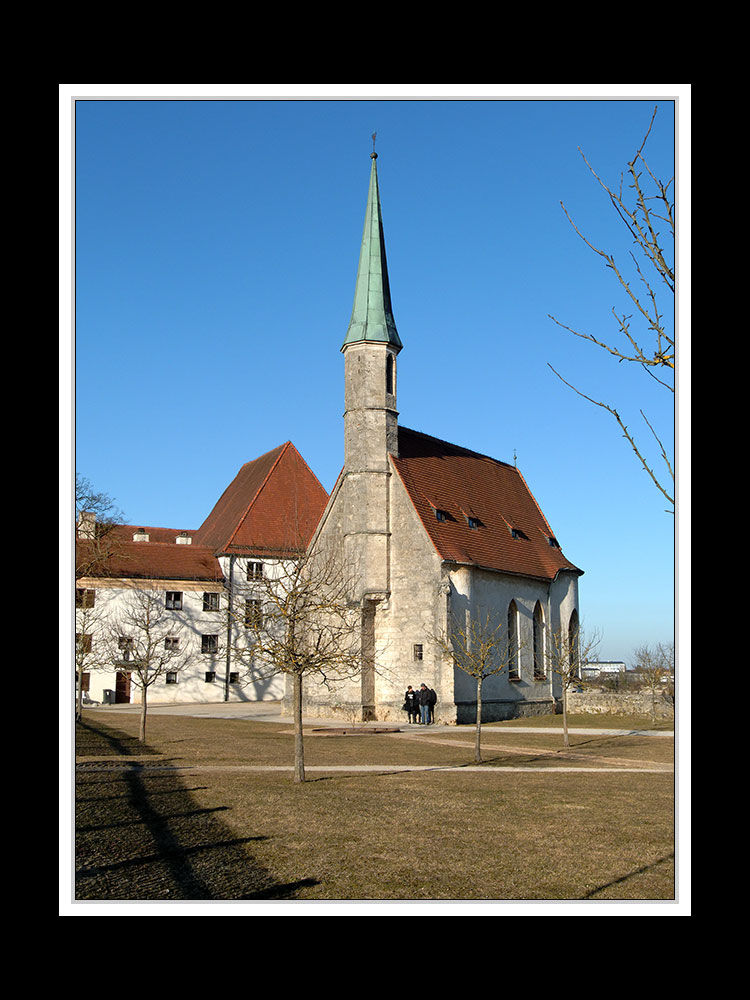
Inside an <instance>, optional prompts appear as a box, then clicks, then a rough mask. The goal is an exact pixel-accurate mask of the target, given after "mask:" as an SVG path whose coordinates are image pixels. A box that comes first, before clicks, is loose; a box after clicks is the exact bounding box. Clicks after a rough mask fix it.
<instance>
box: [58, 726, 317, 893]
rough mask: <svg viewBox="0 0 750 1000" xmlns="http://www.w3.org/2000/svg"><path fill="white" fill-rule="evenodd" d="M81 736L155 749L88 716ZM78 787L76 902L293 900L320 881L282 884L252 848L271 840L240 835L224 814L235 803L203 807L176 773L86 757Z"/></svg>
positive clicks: (104, 748)
mask: <svg viewBox="0 0 750 1000" xmlns="http://www.w3.org/2000/svg"><path fill="white" fill-rule="evenodd" d="M78 735H79V736H80V738H81V739H80V742H79V743H78V749H79V752H80V753H81V754H83V753H85V755H87V756H105V755H110V754H111V755H113V756H115V757H116V756H131V757H132V756H134V755H135V753H139V754H141V755H143V756H144V757H147V756H153V755H154V753H155V752H154V751H153V750H152V749H149V748H148V747H144V746H143V745H142V744H140V743H138V742H137V741H135V746H134V744H133V740H132V738H131V737H129V736H128V735H127V734H125V733H120V732H118V731H117V730H113V729H110V728H109V727H104V726H98V725H97V726H95V727H94V726H90V725H86V724H83V725H82V726H81V730H80V732H79V733H78ZM112 763H115V762H112ZM75 785H76V808H75V814H76V836H75V862H76V864H75V867H76V873H75V898H76V899H78V900H95V899H97V900H146V901H147V900H183V901H184V900H205V899H209V900H231V899H234V900H236V899H294V898H295V897H296V895H297V894H298V892H299V891H300V889H302V888H303V887H305V886H310V885H315V884H317V883H316V881H315V880H314V879H300V880H299V881H297V882H291V883H289V882H287V883H280V882H278V880H276V879H275V878H274V877H273V874H272V873H271V872H270V871H268V870H267V869H266V868H264V867H263V866H262V865H261V864H259V863H258V861H257V860H256V859H255V858H254V857H253V855H252V853H251V850H250V845H252V843H253V842H258V841H260V840H265V839H266V838H265V837H261V836H248V837H237V836H235V835H234V832H233V831H232V830H230V829H229V827H227V826H226V825H225V824H224V823H223V822H222V820H221V819H220V816H219V814H220V813H221V812H223V811H226V810H228V809H229V808H231V806H219V807H216V808H201V807H200V806H199V805H198V803H197V802H196V800H195V799H194V797H193V796H192V795H191V794H190V792H191V791H195V790H197V789H191V788H188V787H187V786H186V785H185V782H184V778H183V777H181V776H180V775H178V774H169V773H164V772H155V773H149V769H148V765H147V764H146V765H145V766H144V765H140V766H131V765H129V764H127V763H124V762H123V763H121V765H120V768H119V769H117V770H115V769H113V768H112V767H109V768H108V767H107V765H106V764H105V765H104V769H102V767H101V766H100V765H97V764H89V765H81V766H80V767H79V768H78V769H77V771H76V782H75Z"/></svg>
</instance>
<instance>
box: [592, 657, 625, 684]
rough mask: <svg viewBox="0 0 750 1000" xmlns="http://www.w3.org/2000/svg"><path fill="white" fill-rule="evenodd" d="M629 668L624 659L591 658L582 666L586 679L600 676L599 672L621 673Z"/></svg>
mask: <svg viewBox="0 0 750 1000" xmlns="http://www.w3.org/2000/svg"><path fill="white" fill-rule="evenodd" d="M626 670H627V667H626V666H625V663H624V662H623V661H622V660H589V661H588V662H587V663H586V664H585V665H584V666H583V667H582V668H581V673H582V674H583V679H584V680H590V679H591V678H593V677H598V676H599V674H620V673H624V672H625V671H626Z"/></svg>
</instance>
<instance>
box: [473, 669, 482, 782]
mask: <svg viewBox="0 0 750 1000" xmlns="http://www.w3.org/2000/svg"><path fill="white" fill-rule="evenodd" d="M474 760H475V761H476V762H477V764H481V763H482V678H481V677H477V734H476V741H475V744H474Z"/></svg>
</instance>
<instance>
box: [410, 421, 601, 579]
mask: <svg viewBox="0 0 750 1000" xmlns="http://www.w3.org/2000/svg"><path fill="white" fill-rule="evenodd" d="M398 448H399V457H398V458H395V457H394V456H391V461H392V462H393V465H394V466H395V468H396V471H397V472H398V475H399V477H400V478H401V481H402V482H403V484H404V486H405V488H406V491H407V493H408V495H409V497H410V498H411V501H412V503H413V504H414V507H415V509H416V511H417V514H418V515H419V517H420V519H421V521H422V523H423V525H424V527H425V530H426V531H427V534H428V535H429V537H430V538H431V540H432V542H433V544H434V546H435V548H436V550H437V552H438V554H439V555H440V557H441V558H442V559H445V560H447V561H449V562H456V563H468V564H470V565H474V566H481V567H484V568H485V569H491V570H499V571H501V572H504V573H515V574H521V575H523V576H532V577H537V578H541V579H545V580H551V579H553V578H554V577H555V575H556V574H557V573H558V571H559V570H561V569H565V570H571V571H572V572H575V573H581V572H582V570H580V569H578V567H576V566H574V565H573V563H571V562H569V561H568V560H567V559H566V558H565V556H564V555H563V553H562V550H561V549H560V548H559V547H558V546H557V544H554V545H551V544H550V539H554V533H553V531H552V529H551V528H550V526H549V524H548V523H547V520H546V519H545V517H544V515H543V514H542V512H541V510H540V508H539V505H538V504H537V502H536V500H535V499H534V497H533V496H532V495H531V492H530V491H529V488H528V486H527V485H526V482H525V480H524V478H523V476H522V475H521V473H520V472H519V471H518V469H517V468H516V467H515V466H513V465H508V464H506V463H505V462H499V461H497V460H496V459H494V458H489V457H488V456H486V455H480V454H478V453H477V452H473V451H469V450H468V449H466V448H460V447H459V446H457V445H453V444H448V442H446V441H440V440H438V439H437V438H433V437H429V436H428V435H426V434H420V433H419V432H418V431H410V430H407V429H406V428H405V427H400V428H399V434H398ZM438 510H439V511H443V512H444V513H445V516H446V519H445V520H438V517H437V515H436V511H438ZM470 517H471V518H473V519H476V521H477V522H478V526H477V527H476V528H472V527H470V526H469V518H470ZM513 529H515V530H516V533H519V532H520V534H519V536H518V537H515V538H514V537H513ZM555 542H556V540H555Z"/></svg>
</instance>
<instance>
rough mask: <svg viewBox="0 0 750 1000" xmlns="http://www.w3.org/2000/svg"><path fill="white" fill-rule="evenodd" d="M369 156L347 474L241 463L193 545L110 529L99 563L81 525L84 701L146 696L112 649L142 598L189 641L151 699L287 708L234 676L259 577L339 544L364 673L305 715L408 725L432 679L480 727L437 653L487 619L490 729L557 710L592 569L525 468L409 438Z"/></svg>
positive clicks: (292, 455)
mask: <svg viewBox="0 0 750 1000" xmlns="http://www.w3.org/2000/svg"><path fill="white" fill-rule="evenodd" d="M371 156H372V162H371V171H370V184H369V190H368V196H367V207H366V213H365V224H364V232H363V237H362V245H361V250H360V257H359V267H358V272H357V279H356V286H355V294H354V306H353V309H352V314H351V321H350V323H349V328H348V330H347V331H346V335H345V337H344V341H343V345H342V346H341V351H342V353H343V355H344V366H343V367H344V402H345V412H344V464H343V468H342V471H341V473H340V475H339V477H338V480H337V481H336V484H335V486H334V488H333V491H332V493H331V495H330V497H329V496H328V495H327V494H326V491H325V490H324V489H323V487H322V486H321V485H320V483H319V482H318V480H317V478H316V477H315V475H314V473H313V472H312V471H311V470H310V469H309V467H308V466H307V464H306V463H305V461H304V459H303V458H302V456H301V455H300V454H299V452H297V450H296V449H295V448H294V446H293V444H292V443H291V442H287V443H286V444H284V445H280V446H278V447H277V448H275V449H273V450H272V451H270V452H268V453H267V454H265V455H262V456H260V457H259V458H257V459H254V460H253V461H251V462H248V463H246V465H244V466H242V468H241V469H240V471H239V472H238V474H237V476H236V477H235V479H234V480H233V482H232V483H230V485H229V486H228V487H227V489H226V490H225V491H224V493H223V494H222V496H221V497H220V498H219V500H218V501H217V503H216V505H215V507H214V509H213V510H212V511H211V512H210V513H209V515H208V517H207V518H206V520H205V521H204V522H203V524H202V525H201V527H200V528H199V529H197V530H195V531H178V530H175V529H167V528H142V527H141V528H139V527H135V526H130V527H127V526H118V528H117V529H116V530H115V531H114V533H113V534H112V536H111V538H110V542H114V543H115V544H110V547H109V551H108V552H107V553H106V558H104V559H102V558H98V559H95V558H93V556H92V551H95V550H96V549H97V546H96V545H95V541H96V539H97V526H96V525H95V524H93V523H92V522H91V521H90V520H88V519H87V518H86V516H85V514H84V515H83V516H82V517H81V519H80V521H79V525H78V544H77V559H78V565H79V567H83V569H81V568H79V572H78V574H77V580H76V670H77V671H78V672H79V674H80V676H81V678H82V680H83V683H84V686H85V690H86V692H87V693H88V694H87V696H88V697H89V698H90V699H91V700H95V701H118V702H127V701H130V700H134V701H135V700H137V697H138V696H137V695H136V694H135V693H133V695H131V692H130V684H131V680H133V679H135V674H134V671H133V655H134V654H132V655H131V652H130V650H131V649H133V648H134V647H135V638H134V637H133V636H130V637H128V636H126V635H123V636H119V634H116V636H115V638H116V646H115V648H116V649H117V650H118V653H117V654H116V660H115V661H113V659H112V656H111V655H110V654H108V653H106V647H105V642H104V637H105V636H106V633H107V631H109V632H110V634H111V632H112V623H113V622H117V621H118V620H119V618H118V616H121V615H122V611H123V609H124V607H125V606H127V605H128V603H129V602H132V599H133V597H134V595H137V594H143V593H148V594H149V595H151V598H154V595H155V599H156V601H157V603H159V605H160V607H163V609H164V611H165V612H166V613H167V625H168V627H169V628H170V629H172V626H173V625H174V627H175V628H177V629H179V635H178V633H177V632H173V631H170V632H169V633H165V638H164V640H163V643H162V644H163V645H164V646H165V648H167V649H169V651H170V652H171V653H177V652H179V654H180V656H181V666H180V669H179V670H177V669H169V666H170V665H169V664H167V669H165V671H164V675H163V676H162V677H160V678H159V680H158V683H156V684H154V686H153V689H152V690H150V691H149V702H150V703H159V702H161V703H164V702H185V701H204V702H212V701H221V700H225V701H230V700H231V701H236V700H260V699H264V698H265V699H279V700H281V699H283V700H284V701H285V702H286V704H287V705H289V703H290V701H291V691H290V685H289V684H288V683H286V685H285V679H284V678H283V677H281V676H277V677H275V678H271V679H269V678H268V677H267V676H266V677H264V678H263V679H262V681H261V680H260V679H258V678H255V679H254V678H253V677H252V676H250V675H248V674H247V673H243V672H242V669H241V666H240V663H239V662H238V661H237V659H236V655H237V649H238V642H237V635H236V633H237V632H239V633H242V630H243V625H244V626H247V624H248V622H249V620H250V619H249V618H248V617H247V616H249V615H253V614H255V613H256V612H255V610H254V609H255V605H256V604H257V602H256V601H255V600H254V598H253V594H252V585H253V582H254V581H255V582H259V581H260V580H262V579H264V578H265V577H266V575H267V574H269V575H270V576H272V575H273V572H274V566H276V567H278V566H280V565H282V564H283V563H284V562H285V561H287V560H294V559H298V558H299V557H300V555H301V554H302V553H304V552H306V551H307V552H310V551H312V552H314V551H315V550H316V548H318V549H321V550H322V549H323V548H324V547H325V546H329V545H330V546H332V547H333V548H335V549H337V550H339V551H340V552H341V553H342V558H343V565H344V566H346V567H347V573H350V574H352V577H353V578H352V580H351V584H350V591H351V593H350V600H349V603H350V606H351V608H352V609H353V613H354V614H356V615H358V616H359V628H360V630H361V669H360V671H359V676H358V677H357V679H356V680H350V681H347V682H345V683H344V684H342V685H340V686H338V687H335V686H334V689H333V690H330V689H329V688H328V687H326V686H324V685H316V684H315V683H314V682H313V681H311V680H307V679H306V680H305V685H304V688H303V696H304V702H303V709H304V711H305V712H306V713H308V714H312V715H322V716H326V715H336V714H340V713H341V712H342V711H344V712H345V713H347V716H348V717H350V718H351V717H352V715H355V716H357V717H361V718H363V719H375V720H382V721H388V720H390V721H405V717H404V714H403V711H402V704H403V700H404V691H405V690H406V687H407V685H409V684H410V685H412V687H414V688H419V686H420V685H421V684H422V683H424V684H426V685H427V687H429V688H431V689H433V690H434V691H435V692H436V694H437V705H436V708H435V718H436V721H444V722H455V723H470V722H474V721H475V719H476V683H475V681H474V679H473V678H472V677H470V676H469V675H468V674H467V673H464V672H463V671H462V670H461V669H460V668H459V667H458V666H457V665H456V663H455V658H454V657H453V656H452V655H451V654H450V653H449V652H446V650H445V647H444V646H442V647H441V645H440V642H439V641H438V640H439V637H441V636H442V637H445V636H447V635H449V634H450V630H451V628H452V627H453V623H455V622H456V621H465V622H468V621H470V620H472V619H479V618H480V617H482V616H491V617H492V618H493V620H494V621H496V622H499V623H501V624H502V627H503V631H504V635H505V640H504V641H505V642H506V643H507V665H506V669H504V670H503V671H502V672H501V673H499V674H498V675H496V676H493V677H490V678H489V679H488V680H486V681H485V683H484V686H483V698H482V704H483V711H482V717H483V719H484V720H485V721H492V720H495V719H503V718H510V717H513V716H519V715H533V714H541V713H548V712H553V711H554V710H555V707H556V704H558V703H559V699H560V697H561V689H560V682H559V679H558V678H557V677H556V676H555V675H554V673H553V672H552V671H551V670H549V669H548V660H547V657H546V655H545V643H546V642H547V640H548V636H549V635H550V634H551V633H559V634H563V635H565V636H569V637H570V639H571V640H573V641H575V639H576V637H577V631H578V622H579V614H580V612H579V603H578V577H579V576H580V575H581V572H582V571H581V570H580V569H578V568H577V567H576V566H575V565H574V564H573V563H571V562H570V561H569V560H568V559H567V558H566V557H565V555H564V554H563V551H562V548H561V546H560V543H559V541H558V539H557V537H556V535H555V533H554V532H553V530H552V528H551V527H550V525H549V524H548V522H547V520H546V518H545V517H544V514H543V513H542V511H541V509H540V507H539V505H538V504H537V502H536V500H535V499H534V497H533V496H532V494H531V492H530V490H529V488H528V486H527V484H526V482H525V480H524V478H523V476H522V475H521V472H520V471H519V469H518V468H517V467H516V466H515V464H513V465H510V464H508V463H506V462H502V461H499V460H497V459H494V458H490V457H489V456H487V455H482V454H479V453H477V452H474V451H471V450H469V449H468V448H466V447H462V446H459V445H455V444H450V443H448V442H446V441H442V440H439V439H437V438H435V437H431V436H429V435H428V434H424V433H421V432H418V431H415V430H408V429H407V428H405V427H403V426H401V425H400V424H399V413H398V359H399V354H400V352H401V350H402V347H403V345H402V342H401V338H400V336H399V333H398V331H397V329H396V323H395V320H394V316H393V309H392V306H391V296H390V288H389V282H388V267H387V263H386V253H385V241H384V236H383V222H382V217H381V207H380V196H379V191H378V174H377V164H376V160H377V154H376V153H374V152H373V153H372V154H371ZM331 360H332V363H333V360H334V356H332V359H331ZM290 527H292V528H293V535H294V537H290ZM238 602H242V603H241V606H240V609H239V616H238V615H237V614H235V613H234V612H236V610H237V605H238ZM243 615H244V616H245V617H244V619H243ZM99 636H102V638H99ZM240 638H241V635H240ZM110 646H111V642H110ZM98 650H105V652H98ZM129 657H130V659H129ZM175 662H176V661H175Z"/></svg>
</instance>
